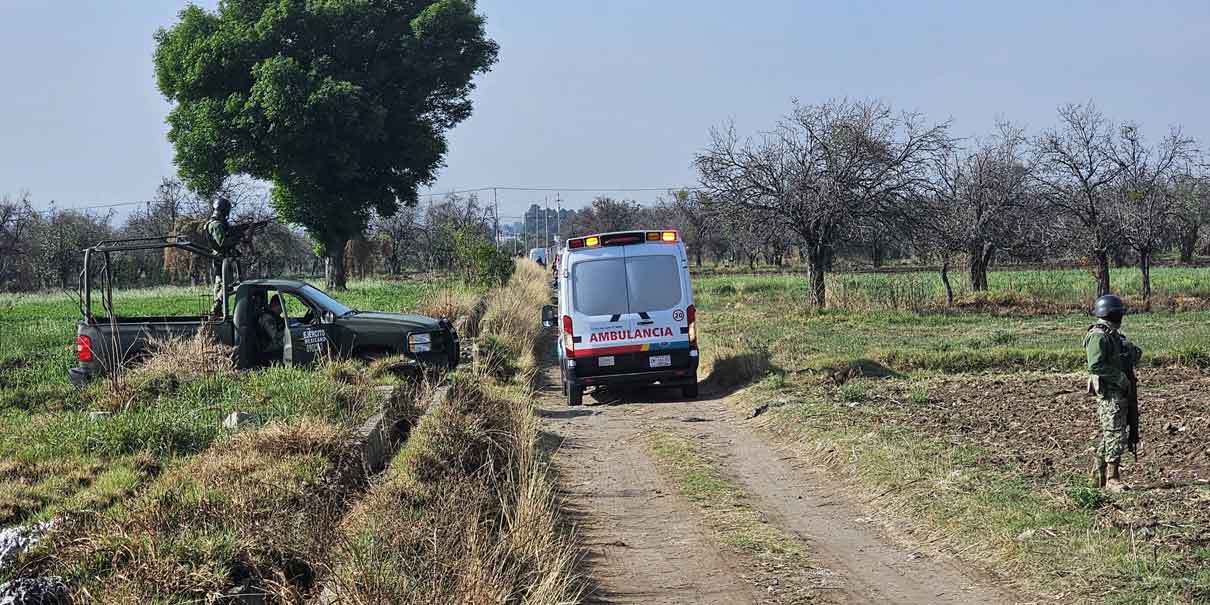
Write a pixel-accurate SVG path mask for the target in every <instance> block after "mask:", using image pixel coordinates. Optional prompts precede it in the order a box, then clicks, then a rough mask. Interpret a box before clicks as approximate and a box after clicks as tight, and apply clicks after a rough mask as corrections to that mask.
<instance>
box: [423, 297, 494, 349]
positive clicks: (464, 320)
mask: <svg viewBox="0 0 1210 605" xmlns="http://www.w3.org/2000/svg"><path fill="white" fill-rule="evenodd" d="M484 308H485V305H484V298H483V297H482V296H480V295H479V293H477V292H475V291H474V290H473V289H471V288H468V287H466V286H455V287H451V288H442V289H440V290H437V291H436V292H433V293H431V294H429V295H428V296H426V297H425V298H424V300H422V301H421V302H420V313H423V314H424V315H428V316H429V317H444V318H447V319H449V320H450V321H452V322H454V327H455V328H456V329H457V330H458V333H459V334H460V335H462V336H464V337H474V336H475V335H476V334H477V332H478V329H479V320H480V319H481V318H482V317H483V311H484Z"/></svg>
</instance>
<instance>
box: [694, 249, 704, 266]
mask: <svg viewBox="0 0 1210 605" xmlns="http://www.w3.org/2000/svg"><path fill="white" fill-rule="evenodd" d="M693 258H694V261H695V262H697V268H698V269H701V268H702V245H701V244H698V245H696V246H694V247H693Z"/></svg>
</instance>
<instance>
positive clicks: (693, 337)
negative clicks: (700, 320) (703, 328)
mask: <svg viewBox="0 0 1210 605" xmlns="http://www.w3.org/2000/svg"><path fill="white" fill-rule="evenodd" d="M685 319H687V320H689V344H691V345H697V307H695V306H693V305H689V308H688V309H685Z"/></svg>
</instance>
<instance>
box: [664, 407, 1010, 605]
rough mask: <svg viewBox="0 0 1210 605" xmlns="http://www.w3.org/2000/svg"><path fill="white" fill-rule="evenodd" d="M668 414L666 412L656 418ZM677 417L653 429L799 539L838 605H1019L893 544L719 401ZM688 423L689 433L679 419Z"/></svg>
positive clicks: (866, 514) (843, 496) (839, 489)
mask: <svg viewBox="0 0 1210 605" xmlns="http://www.w3.org/2000/svg"><path fill="white" fill-rule="evenodd" d="M661 412H665V410H661ZM675 413H676V414H677V416H675V417H669V416H667V415H663V416H662V417H660V418H656V419H653V423H654V424H655V425H656V426H660V425H664V426H668V425H670V424H681V429H680V430H681V431H682V432H685V433H686V434H690V435H693V436H694V437H696V438H697V439H698V441H699V442H700V443H701V444H702V445H703V446H704V449H705V450H706V451H707V452H710V453H711V455H712V456H713V457H714V459H715V461H716V463H717V465H718V467H719V469H720V470H721V472H722V473H723V474H724V475H725V476H727V477H729V478H731V479H732V480H733V481H735V482H736V483H737V484H739V485H740V486H741V487H742V488H743V489H744V491H745V492H746V493H748V494H749V496H750V497H751V498H752V499H753V505H754V506H755V507H756V508H757V509H759V510H760V511H761V512H763V513H764V514H765V516H766V518H767V519H768V521H769V522H770V523H772V524H774V525H776V526H779V527H781V528H783V529H785V530H787V531H790V532H792V533H793V534H794V535H796V536H798V537H799V538H800V539H802V540H803V541H804V542H805V543H806V544H807V545H808V546H809V548H810V551H811V554H812V557H814V558H815V559H816V560H817V561H818V562H819V564H820V565H822V566H823V567H826V568H827V569H829V570H831V571H832V572H833V573H834V574H835V575H834V577H833V578H834V580H833V586H832V588H834V589H835V590H836V594H835V598H836V600H837V601H839V602H842V603H905V604H906V603H913V604H915V603H929V604H933V603H936V604H962V603H991V604H995V603H1002V604H1010V603H1018V602H1019V600H1018V599H1017V598H1015V597H1014V596H1013V595H1011V594H1010V593H1009V592H1007V591H1005V590H1004V589H1003V588H1001V587H1000V586H997V585H996V584H995V582H993V581H992V579H991V578H989V577H986V576H983V575H981V574H978V573H975V572H973V571H969V570H966V569H964V568H962V567H961V566H960V565H958V564H957V563H956V562H954V561H950V560H947V559H943V558H939V557H934V556H932V555H929V554H926V553H924V552H921V551H918V550H913V549H910V548H905V547H904V546H902V545H899V544H896V543H894V542H893V541H892V540H891V539H890V538H888V537H887V536H886V535H885V534H883V533H882V532H881V531H879V529H878V527H877V525H876V524H875V523H874V521H873V519H872V518H871V517H870V511H868V510H867V509H865V508H864V507H863V506H861V505H859V504H858V503H857V502H855V501H854V499H853V498H852V497H851V496H849V495H848V491H847V490H846V488H845V487H844V486H843V485H842V484H841V483H840V482H839V481H836V480H834V479H831V478H829V477H827V476H826V475H825V474H823V473H822V472H820V471H819V470H816V469H812V468H809V467H807V468H803V467H796V466H795V465H794V464H792V458H791V455H790V454H788V453H786V452H782V451H779V450H777V449H775V448H774V447H772V446H770V445H769V444H768V443H766V442H765V441H764V440H763V439H761V438H760V437H758V436H756V435H754V434H753V433H752V432H750V431H749V430H748V429H747V428H746V427H743V426H742V425H741V424H740V423H741V421H740V419H739V418H737V417H736V416H735V415H734V413H733V412H731V411H730V410H729V409H727V408H726V407H725V406H724V404H722V403H721V402H718V401H710V400H704V401H694V402H685V403H684V404H683V405H681V406H678V408H677V409H676V411H675ZM686 417H692V418H693V419H694V420H695V422H694V423H693V424H692V425H689V426H691V427H692V428H691V429H687V428H684V427H685V426H686V425H684V424H683V422H684V418H686Z"/></svg>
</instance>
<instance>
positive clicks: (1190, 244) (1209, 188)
mask: <svg viewBox="0 0 1210 605" xmlns="http://www.w3.org/2000/svg"><path fill="white" fill-rule="evenodd" d="M1172 187H1173V195H1174V196H1175V197H1176V199H1175V200H1174V201H1175V203H1174V204H1173V207H1172V221H1173V226H1174V228H1175V235H1176V245H1177V251H1178V252H1179V254H1180V261H1181V262H1182V263H1185V264H1189V263H1191V262H1193V253H1194V252H1195V251H1196V250H1197V244H1198V242H1199V241H1200V240H1201V237H1202V231H1203V230H1204V229H1205V227H1206V225H1210V174H1208V173H1206V172H1205V167H1204V166H1192V167H1190V169H1189V170H1187V171H1186V172H1185V173H1183V174H1180V175H1178V176H1177V178H1176V180H1175V182H1174V183H1173V184H1172Z"/></svg>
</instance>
